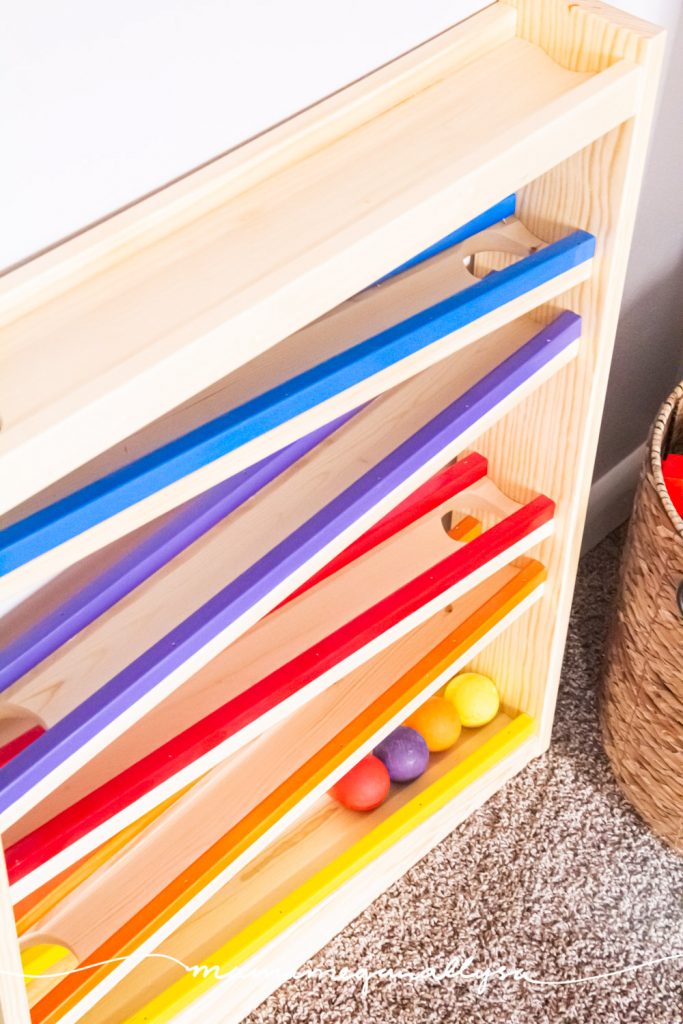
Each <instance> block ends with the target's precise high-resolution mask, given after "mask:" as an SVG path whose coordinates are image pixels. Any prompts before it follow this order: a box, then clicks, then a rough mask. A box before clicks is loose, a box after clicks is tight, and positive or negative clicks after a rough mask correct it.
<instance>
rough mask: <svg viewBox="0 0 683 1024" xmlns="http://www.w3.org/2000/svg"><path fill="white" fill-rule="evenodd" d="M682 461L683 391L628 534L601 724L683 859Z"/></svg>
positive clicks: (622, 779) (667, 410)
mask: <svg viewBox="0 0 683 1024" xmlns="http://www.w3.org/2000/svg"><path fill="white" fill-rule="evenodd" d="M672 449H678V450H679V451H683V383H682V384H680V385H679V386H678V387H677V388H676V390H675V391H674V392H673V394H672V395H671V397H670V398H669V399H668V400H667V401H666V402H665V403H664V405H663V406H662V408H661V409H660V411H659V415H658V416H657V419H656V421H655V425H654V428H653V430H652V435H651V438H650V444H649V450H648V454H647V457H646V459H645V464H644V466H643V470H642V474H641V478H640V484H639V487H638V493H637V495H636V500H635V505H634V509H633V515H632V518H631V522H630V525H629V531H628V537H627V540H626V548H625V551H624V559H623V564H622V570H621V581H620V589H619V595H618V599H617V608H616V614H615V617H614V622H613V627H612V631H611V636H610V642H609V645H608V652H607V660H606V671H605V679H604V688H603V694H602V702H601V719H602V729H603V737H604V743H605V749H606V751H607V755H608V757H609V759H610V761H611V763H612V766H613V768H614V772H615V774H616V777H617V779H618V781H619V784H620V786H621V788H622V789H623V791H624V793H625V794H626V796H627V797H628V799H629V801H630V802H631V803H632V804H633V806H634V807H635V809H636V810H637V811H638V813H639V814H640V815H641V816H642V817H643V818H644V819H645V821H647V822H648V824H649V825H650V826H651V828H652V829H653V830H654V831H655V832H656V833H657V834H658V835H660V836H661V837H662V838H663V839H665V840H666V841H667V842H668V843H670V844H671V845H672V846H674V847H675V848H676V849H677V850H679V851H681V852H683V520H682V519H681V517H680V516H679V515H678V513H677V512H676V510H675V508H674V506H673V504H672V503H671V500H670V498H669V495H668V492H667V489H666V485H665V483H664V478H663V476H662V457H663V456H665V455H666V454H667V452H668V451H670V450H672Z"/></svg>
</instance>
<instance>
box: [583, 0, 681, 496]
mask: <svg viewBox="0 0 683 1024" xmlns="http://www.w3.org/2000/svg"><path fill="white" fill-rule="evenodd" d="M677 13H678V12H677ZM678 22H679V24H678V29H677V30H676V26H675V25H674V26H673V27H671V28H670V29H669V32H670V37H669V47H668V60H667V66H666V69H665V73H664V80H663V83H662V88H661V92H660V100H659V109H658V112H657V114H656V118H655V124H654V131H653V135H652V140H651V143H650V150H649V155H648V161H647V166H646V171H645V178H644V182H643V189H642V193H641V198H640V203H639V206H638V217H637V221H636V228H635V234H634V238H633V246H632V249H631V255H630V258H629V264H628V274H627V279H626V287H625V291H624V300H623V305H622V310H621V315H620V318H619V327H618V330H617V338H616V347H615V352H614V361H613V364H612V371H611V374H610V382H609V389H608V392H607V403H606V406H605V415H604V419H603V424H602V430H601V433H600V443H599V449H598V456H597V461H596V466H595V475H594V479H597V478H599V477H602V476H603V475H604V474H605V473H607V472H609V470H611V469H613V468H614V467H617V466H618V465H619V464H620V463H621V461H622V460H624V459H626V460H628V456H629V455H630V454H631V452H633V450H634V449H636V448H637V447H638V446H639V445H641V444H642V443H643V442H644V440H645V438H646V436H647V432H648V429H649V426H650V424H651V422H652V419H653V417H654V415H655V413H656V411H657V408H658V407H659V405H660V403H661V402H662V401H663V399H664V398H665V397H666V395H667V394H668V393H669V391H670V390H671V388H672V386H673V385H674V384H675V383H676V382H677V380H679V379H680V378H681V376H683V18H681V17H680V16H679V18H678ZM615 483H616V481H615Z"/></svg>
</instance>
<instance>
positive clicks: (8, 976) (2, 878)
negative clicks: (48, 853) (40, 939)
mask: <svg viewBox="0 0 683 1024" xmlns="http://www.w3.org/2000/svg"><path fill="white" fill-rule="evenodd" d="M0 1024H31V1017H30V1014H29V1008H28V1000H27V998H26V986H25V984H24V978H23V974H22V964H21V955H20V953H19V943H18V942H17V932H16V926H15V923H14V911H13V909H12V901H11V899H10V894H9V883H8V881H7V870H6V868H5V858H4V856H0Z"/></svg>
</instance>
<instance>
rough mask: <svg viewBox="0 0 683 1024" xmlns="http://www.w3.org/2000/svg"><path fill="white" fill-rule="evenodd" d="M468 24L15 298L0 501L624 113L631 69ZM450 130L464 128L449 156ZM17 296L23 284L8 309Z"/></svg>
mask: <svg viewBox="0 0 683 1024" xmlns="http://www.w3.org/2000/svg"><path fill="white" fill-rule="evenodd" d="M479 24H480V26H481V27H482V29H483V31H481V29H480V30H479V32H477V29H476V26H474V25H473V26H470V25H468V26H467V28H466V29H465V30H464V33H460V34H461V39H463V40H465V38H467V39H468V40H469V41H468V42H467V43H464V44H463V52H465V53H467V54H468V55H469V56H474V54H475V53H476V52H479V54H480V55H479V57H478V58H477V59H474V60H470V61H469V62H468V63H467V64H466V65H465V66H463V67H460V68H457V69H454V70H453V71H452V73H450V74H448V75H446V76H441V77H440V78H437V79H436V80H434V81H433V82H432V83H431V84H430V85H429V86H428V87H425V88H424V89H423V90H422V91H420V92H417V93H416V94H414V95H413V96H411V98H410V99H409V100H406V102H405V103H400V104H398V105H396V106H393V107H392V108H391V109H388V110H386V111H385V112H384V113H382V114H381V115H379V116H376V117H374V118H373V119H371V120H369V121H367V122H365V123H363V124H360V125H359V126H358V127H357V128H356V129H355V130H352V131H350V132H347V133H345V134H343V135H341V136H340V137H339V138H338V139H336V140H335V141H334V142H331V144H329V145H327V146H324V147H322V148H320V149H319V150H317V151H316V152H315V154H313V155H311V156H310V157H309V158H308V159H304V160H299V161H296V160H295V161H294V162H293V163H291V164H290V165H289V166H286V167H283V169H282V170H281V171H280V172H279V173H275V174H272V175H270V176H269V177H267V178H265V179H264V180H262V181H261V182H260V183H258V184H255V185H254V186H253V187H252V188H249V189H247V190H246V191H244V192H242V193H240V194H239V195H236V196H234V198H233V199H232V200H231V201H228V202H226V203H225V204H224V205H223V206H221V207H220V208H216V209H213V210H211V211H210V213H207V214H206V215H204V216H200V217H197V218H196V219H195V220H194V221H192V222H191V223H190V224H188V225H187V226H186V227H184V228H183V229H181V230H176V231H174V232H172V233H171V234H170V235H168V236H167V237H165V238H162V239H161V240H159V241H158V242H151V243H150V244H148V245H147V246H145V247H143V248H140V249H139V251H137V252H130V251H129V252H128V253H127V254H126V255H127V258H126V259H125V260H120V261H119V262H112V263H111V264H110V265H109V266H108V267H107V268H106V269H103V270H102V271H101V272H100V273H98V274H96V275H95V276H92V277H88V276H86V275H83V276H82V277H79V275H78V273H76V275H75V277H74V278H73V279H72V282H71V283H72V284H73V287H71V288H68V282H67V280H64V281H63V282H62V283H63V284H64V285H65V286H66V287H65V290H64V291H62V292H61V293H60V294H55V295H54V297H53V298H52V299H46V300H45V301H44V302H43V303H42V304H41V305H39V306H37V307H35V308H33V309H31V310H27V309H26V306H25V305H24V307H23V312H24V315H22V316H20V317H19V318H18V319H16V320H14V321H13V322H11V323H9V324H8V326H7V329H6V332H5V342H4V348H3V353H4V360H3V365H2V380H3V393H2V396H1V397H0V408H2V414H3V422H4V430H3V431H2V435H0V450H1V451H2V452H3V459H2V480H3V487H2V493H3V502H4V503H5V504H4V507H5V508H11V507H13V506H15V505H17V504H19V503H20V502H21V501H23V500H25V499H26V498H27V497H29V496H30V495H31V494H33V493H35V492H36V491H38V490H41V489H43V488H44V487H45V486H48V485H49V484H50V483H51V482H53V481H54V480H55V479H58V478H59V477H61V476H64V475H65V474H66V473H68V472H70V471H71V470H72V469H74V468H75V467H76V466H77V465H80V464H82V463H83V462H85V461H88V459H90V458H92V457H94V456H95V455H96V454H97V453H98V452H101V451H103V450H106V449H107V448H109V447H111V446H112V445H113V444H116V443H118V441H120V440H121V439H122V438H123V437H124V436H127V435H129V434H131V433H134V432H135V431H136V430H138V429H140V428H141V427H142V426H144V425H145V424H146V423H149V422H151V421H152V420H154V419H156V418H158V417H159V416H161V415H163V414H164V413H165V412H167V411H168V410H169V409H170V408H172V407H174V406H176V405H179V404H180V403H182V402H183V401H186V400H187V399H188V398H190V397H191V396H192V395H193V394H197V393H198V392H200V391H202V390H203V389H204V388H206V387H209V386H210V385H211V384H212V383H213V382H214V381H215V380H217V379H219V378H220V377H222V376H224V375H225V374H226V373H228V372H231V371H232V370H233V369H235V368H236V367H237V366H239V365H242V364H243V363H244V362H246V361H247V360H249V359H251V358H254V357H255V356H257V355H259V354H260V353H261V352H263V351H264V350H265V349H266V348H268V347H270V346H271V345H272V344H273V343H275V342H277V341H280V340H281V339H282V338H283V337H286V336H287V335H289V334H292V333H294V332H295V331H297V330H299V329H300V328H301V327H303V326H304V324H306V323H310V322H311V321H312V320H313V319H315V318H316V317H318V316H320V315H321V314H323V313H324V312H326V311H327V310H329V309H331V308H333V307H334V306H336V305H338V304H339V303H340V302H342V301H344V300H345V299H346V298H347V297H348V296H350V295H352V294H354V293H356V292H358V291H360V290H361V289H362V288H364V287H366V286H367V285H368V284H369V283H371V282H372V281H373V280H376V279H377V278H379V277H381V276H382V274H385V273H387V272H388V271H390V270H391V268H392V266H395V265H396V264H397V262H398V263H400V262H402V261H403V260H405V259H408V258H409V257H410V256H411V255H413V254H414V253H415V252H418V251H420V250H421V249H423V248H425V247H426V246H428V245H429V244H431V243H432V242H434V241H435V239H437V238H438V237H439V236H440V235H441V234H443V222H442V217H443V210H444V209H449V210H450V211H451V214H452V216H453V222H454V223H465V222H466V221H467V220H468V219H469V218H471V217H472V216H473V215H475V214H476V213H477V212H478V210H481V209H483V208H486V206H489V205H492V204H493V203H495V202H496V201H498V200H499V199H500V198H501V196H502V195H506V194H508V192H509V191H510V188H509V183H510V182H514V184H515V185H516V186H517V185H522V184H524V183H526V182H527V181H529V180H531V179H532V178H534V177H535V176H537V175H538V174H539V173H542V172H543V171H545V170H547V169H548V168H549V167H550V166H552V165H553V164H555V163H556V162H557V161H558V160H560V159H561V158H562V157H563V156H564V155H566V154H568V153H570V152H573V151H575V150H576V149H577V148H578V147H580V146H582V145H586V144H587V143H588V142H590V141H591V140H592V139H594V138H596V137H597V136H599V135H600V134H601V133H602V132H604V131H605V130H608V129H609V128H610V127H612V126H614V125H615V124H618V123H620V122H621V121H623V120H624V119H625V118H626V117H629V116H630V115H631V114H632V112H633V109H634V107H635V104H636V99H637V95H638V91H639V87H640V74H639V69H638V68H637V67H633V66H631V65H630V64H628V63H626V62H617V63H616V64H614V65H613V66H611V67H608V68H606V69H605V70H604V71H602V72H600V73H598V74H595V75H589V74H587V73H578V72H570V71H567V70H566V69H564V68H562V67H561V66H560V65H559V64H557V63H555V62H554V61H553V60H551V59H550V58H549V57H548V56H546V54H544V53H543V52H542V50H541V49H540V48H538V47H535V46H533V45H531V44H529V43H527V42H525V41H524V40H521V39H517V38H509V39H507V40H506V41H504V42H502V43H500V45H495V43H499V42H500V35H499V29H498V27H497V26H495V25H494V29H493V36H494V38H495V43H494V45H493V47H492V48H491V49H488V50H487V45H488V43H489V41H490V39H491V36H490V35H488V33H487V31H486V29H487V27H488V24H489V23H488V22H480V23H479ZM508 24H509V25H510V29H511V28H512V21H511V20H510V21H509V22H508ZM472 32H474V33H477V34H478V35H479V38H478V39H475V38H474V37H473V36H472V35H471V33H472ZM487 36H488V38H487ZM446 45H447V44H446ZM371 79H372V76H370V79H368V83H369V84H368V88H369V89H372V82H371ZM501 81H503V82H505V88H504V89H501V87H500V83H501ZM473 98H474V101H473ZM323 116H324V115H323ZM531 131H533V132H534V136H535V138H534V145H533V146H531V147H529V146H528V145H526V138H527V135H528V133H529V132H531ZM454 138H455V139H458V140H463V141H462V143H461V146H460V147H459V149H458V150H456V151H454V149H453V144H452V140H453V139H454ZM492 139H495V144H494V145H492V143H491V140H492ZM248 152H249V151H248V148H247V147H245V148H244V149H243V152H242V154H241V155H242V156H243V157H244V158H245V159H248ZM379 165H381V166H382V167H383V168H384V173H383V174H382V175H377V174H376V172H375V169H376V167H377V166H379ZM504 183H505V187H504ZM475 196H476V200H475ZM143 216H144V214H143ZM292 223H295V224H296V225H297V230H295V231H293V230H292ZM120 255H123V253H120ZM67 258H68V257H67ZM76 282H77V283H76ZM9 287H10V289H11V284H10V286H9ZM26 294H27V285H26V283H25V278H24V283H23V284H22V283H21V282H19V283H18V296H17V305H16V306H15V307H14V311H15V312H16V311H17V310H18V309H19V308H21V306H22V303H23V302H24V300H25V297H26ZM33 298H34V299H35V293H34V295H33ZM8 303H9V305H10V306H11V305H12V299H11V297H10V298H8ZM10 315H11V314H10ZM93 337H97V339H98V344H97V345H93V344H92V338H93ZM37 364H40V365H41V366H42V367H43V371H44V372H43V373H42V374H41V377H40V380H39V381H37V380H36V378H35V374H34V372H33V367H35V365H37Z"/></svg>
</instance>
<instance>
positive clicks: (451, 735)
mask: <svg viewBox="0 0 683 1024" xmlns="http://www.w3.org/2000/svg"><path fill="white" fill-rule="evenodd" d="M404 724H405V725H407V726H409V727H410V728H411V729H415V730H416V731H417V732H419V734H420V736H422V737H423V739H424V741H425V743H426V744H427V748H428V749H429V751H430V752H431V753H432V754H435V753H437V752H438V751H439V750H448V749H449V748H450V747H452V746H453V744H454V743H455V742H456V741H457V739H458V736H459V735H460V730H461V728H462V726H461V724H460V718H459V717H458V712H457V711H456V710H455V707H454V705H453V704H452V702H451V701H450V700H446V698H445V697H430V698H429V700H426V701H425V702H424V704H423V705H422V706H421V707H419V708H418V709H417V711H415V712H413V714H412V715H411V716H410V718H408V719H406V721H405V723H404Z"/></svg>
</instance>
